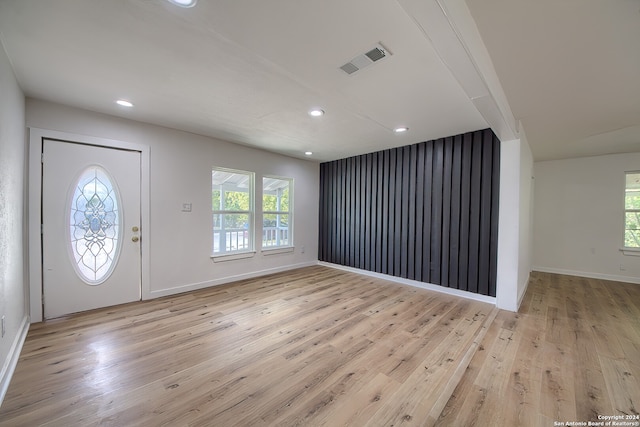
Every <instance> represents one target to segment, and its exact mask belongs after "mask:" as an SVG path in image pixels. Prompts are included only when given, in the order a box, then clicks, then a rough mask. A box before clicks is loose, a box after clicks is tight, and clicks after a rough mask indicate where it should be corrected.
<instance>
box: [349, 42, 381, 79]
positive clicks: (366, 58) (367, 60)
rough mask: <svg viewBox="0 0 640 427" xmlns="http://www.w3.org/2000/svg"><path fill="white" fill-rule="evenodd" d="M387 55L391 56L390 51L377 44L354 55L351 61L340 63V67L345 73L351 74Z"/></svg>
mask: <svg viewBox="0 0 640 427" xmlns="http://www.w3.org/2000/svg"><path fill="white" fill-rule="evenodd" d="M387 56H391V52H389V51H388V50H387V49H385V48H384V47H382V45H380V44H377V45H375V46H374V48H373V49H371V50H369V51H368V52H366V53H363V54H361V55H358V56H356V57H355V58H353V59H352V60H351V61H349V62H347V63H346V64H344V65H342V66H341V67H340V69H341V70H342V71H344V72H345V73H347V74H353V73H355V72H356V71H359V70H362V69H363V68H366V67H368V66H369V65H371V64H373V63H374V62H377V61H379V60H381V59H383V58H385V57H387Z"/></svg>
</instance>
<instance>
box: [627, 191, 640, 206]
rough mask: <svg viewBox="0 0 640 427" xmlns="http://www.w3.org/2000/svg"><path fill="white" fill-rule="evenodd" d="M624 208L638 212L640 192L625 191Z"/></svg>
mask: <svg viewBox="0 0 640 427" xmlns="http://www.w3.org/2000/svg"><path fill="white" fill-rule="evenodd" d="M624 208H625V209H637V210H640V190H629V189H627V191H626V192H625V197H624Z"/></svg>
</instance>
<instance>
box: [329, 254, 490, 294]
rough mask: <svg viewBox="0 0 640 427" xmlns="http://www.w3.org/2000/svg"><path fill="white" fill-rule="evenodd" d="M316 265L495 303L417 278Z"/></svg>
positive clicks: (341, 266) (336, 265)
mask: <svg viewBox="0 0 640 427" xmlns="http://www.w3.org/2000/svg"><path fill="white" fill-rule="evenodd" d="M318 265H323V266H325V267H331V268H335V269H338V270H344V271H348V272H351V273H357V274H363V275H365V276H371V277H375V278H377V279H383V280H388V281H390V282H396V283H401V284H403V285H409V286H413V287H415V288H421V289H427V290H429V291H435V292H440V293H443V294H448V295H452V296H456V297H462V298H466V299H471V300H474V301H480V302H486V303H489V304H493V305H496V298H495V297H489V296H486V295H480V294H474V293H473V292H467V291H461V290H460V289H453V288H445V287H444V286H440V285H434V284H432V283H425V282H419V281H417V280H411V279H405V278H403V277H396V276H389V275H388V274H382V273H376V272H374V271H368V270H361V269H359V268H353V267H346V266H344V265H339V264H331V263H329V262H324V261H318Z"/></svg>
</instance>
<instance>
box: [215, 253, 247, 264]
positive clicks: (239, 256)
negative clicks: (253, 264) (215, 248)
mask: <svg viewBox="0 0 640 427" xmlns="http://www.w3.org/2000/svg"><path fill="white" fill-rule="evenodd" d="M255 255H256V251H245V252H234V253H230V254H229V253H227V254H222V255H211V259H212V260H213V262H225V261H234V260H237V259H245V258H253V257H254V256H255Z"/></svg>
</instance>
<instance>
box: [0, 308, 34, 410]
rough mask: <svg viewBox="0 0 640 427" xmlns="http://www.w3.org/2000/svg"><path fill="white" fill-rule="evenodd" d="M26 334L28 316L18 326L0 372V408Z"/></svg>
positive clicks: (27, 330)
mask: <svg viewBox="0 0 640 427" xmlns="http://www.w3.org/2000/svg"><path fill="white" fill-rule="evenodd" d="M27 332H29V316H26V315H25V316H24V318H23V319H22V323H21V324H20V328H19V329H18V333H17V334H16V338H15V339H14V340H13V344H12V345H11V348H10V349H9V355H8V357H7V359H6V360H5V362H4V365H3V366H2V371H0V406H1V405H2V401H3V400H4V396H5V395H6V394H7V390H8V389H9V382H10V381H11V378H12V377H13V373H14V372H15V370H16V366H17V365H18V360H19V359H20V352H21V351H22V346H24V341H25V339H26V338H27Z"/></svg>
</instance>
